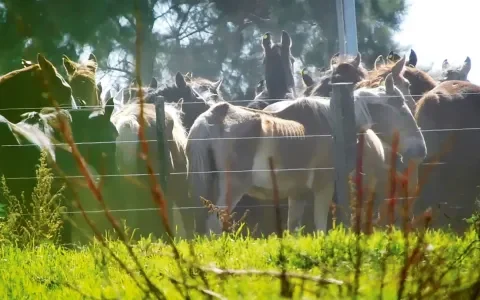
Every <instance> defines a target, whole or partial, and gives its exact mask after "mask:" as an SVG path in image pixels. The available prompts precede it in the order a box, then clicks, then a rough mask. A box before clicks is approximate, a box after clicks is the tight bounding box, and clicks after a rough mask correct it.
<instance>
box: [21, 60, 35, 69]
mask: <svg viewBox="0 0 480 300" xmlns="http://www.w3.org/2000/svg"><path fill="white" fill-rule="evenodd" d="M22 65H23V67H24V68H28V67H30V66H33V65H34V64H33V62H31V61H29V60H25V59H23V58H22Z"/></svg>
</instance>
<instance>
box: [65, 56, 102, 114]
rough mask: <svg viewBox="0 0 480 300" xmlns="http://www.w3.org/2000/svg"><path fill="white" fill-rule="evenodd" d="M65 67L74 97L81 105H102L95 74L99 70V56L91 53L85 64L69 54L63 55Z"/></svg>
mask: <svg viewBox="0 0 480 300" xmlns="http://www.w3.org/2000/svg"><path fill="white" fill-rule="evenodd" d="M62 61H63V67H64V68H65V71H66V72H67V74H68V78H67V80H68V83H69V84H70V86H71V87H72V91H73V97H74V98H75V100H77V102H79V103H81V106H100V105H101V101H100V98H99V97H98V91H97V86H96V85H95V74H96V72H97V58H96V57H95V55H94V54H93V53H90V55H89V57H88V60H87V61H86V62H85V63H84V64H79V63H76V62H74V61H72V60H70V58H68V56H66V55H63V57H62Z"/></svg>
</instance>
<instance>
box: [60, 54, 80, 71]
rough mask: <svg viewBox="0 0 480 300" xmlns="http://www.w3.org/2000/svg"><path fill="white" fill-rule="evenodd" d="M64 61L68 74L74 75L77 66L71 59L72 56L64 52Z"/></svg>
mask: <svg viewBox="0 0 480 300" xmlns="http://www.w3.org/2000/svg"><path fill="white" fill-rule="evenodd" d="M62 61H63V67H64V68H65V71H67V74H69V75H72V74H73V73H75V71H76V70H77V67H76V66H75V64H74V63H73V62H72V61H71V60H70V58H68V56H66V55H65V54H64V55H63V57H62Z"/></svg>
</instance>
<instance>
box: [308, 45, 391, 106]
mask: <svg viewBox="0 0 480 300" xmlns="http://www.w3.org/2000/svg"><path fill="white" fill-rule="evenodd" d="M385 76H386V75H385ZM366 77H367V70H366V69H365V68H364V67H363V66H362V57H361V55H360V53H358V54H357V56H356V57H355V58H353V59H352V58H350V57H348V56H340V55H338V54H335V55H334V56H333V57H332V59H331V60H330V69H329V70H328V71H326V72H325V75H324V76H322V77H321V78H320V79H319V80H318V83H317V84H316V86H315V87H314V88H311V93H310V94H309V95H308V94H305V92H304V95H305V96H319V97H330V96H331V92H332V85H331V84H332V83H339V82H353V83H357V82H360V81H361V80H363V79H364V78H366ZM305 84H306V85H307V87H308V84H307V83H305Z"/></svg>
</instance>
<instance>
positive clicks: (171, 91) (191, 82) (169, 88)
mask: <svg viewBox="0 0 480 300" xmlns="http://www.w3.org/2000/svg"><path fill="white" fill-rule="evenodd" d="M184 78H185V82H186V84H187V87H188V88H191V89H196V88H198V87H207V88H209V89H213V88H214V83H215V82H213V81H211V80H209V79H206V78H203V77H191V76H185V77H184ZM179 89H180V88H179V87H177V85H176V84H175V83H173V84H169V85H166V86H165V87H164V88H163V89H161V90H158V91H157V92H156V94H161V95H163V96H164V97H165V98H170V97H171V98H178V99H180V98H182V97H181V96H180V95H179V94H178V91H179ZM216 95H217V96H218V98H219V99H220V101H224V98H223V93H222V91H221V88H220V89H218V90H217V94H216ZM178 99H176V100H178ZM169 100H170V99H169ZM184 100H186V99H184ZM205 100H206V99H205Z"/></svg>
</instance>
